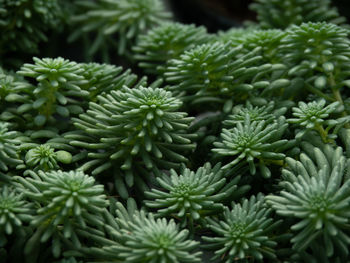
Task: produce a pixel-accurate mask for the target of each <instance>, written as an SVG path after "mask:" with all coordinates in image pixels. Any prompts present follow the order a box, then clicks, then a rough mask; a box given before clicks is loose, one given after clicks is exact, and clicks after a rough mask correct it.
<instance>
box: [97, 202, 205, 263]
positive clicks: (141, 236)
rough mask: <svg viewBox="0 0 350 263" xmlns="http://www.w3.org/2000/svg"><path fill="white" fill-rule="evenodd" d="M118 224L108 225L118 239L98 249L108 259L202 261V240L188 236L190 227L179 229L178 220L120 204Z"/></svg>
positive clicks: (109, 260)
mask: <svg viewBox="0 0 350 263" xmlns="http://www.w3.org/2000/svg"><path fill="white" fill-rule="evenodd" d="M117 207H118V210H117V214H118V216H117V219H116V222H114V224H115V227H114V228H113V227H108V231H109V233H110V234H112V235H114V236H116V239H117V242H115V243H114V244H113V243H112V244H110V245H107V246H104V247H102V248H100V249H96V252H95V254H96V255H97V256H99V255H100V256H101V257H102V258H103V260H104V262H115V260H116V259H118V260H120V261H122V262H165V263H171V262H179V263H180V262H201V260H200V257H199V256H200V255H201V252H198V251H197V252H196V251H194V249H196V248H198V245H199V242H198V241H193V240H190V239H188V230H187V229H183V230H179V227H178V226H177V225H176V224H175V222H174V220H170V221H167V220H166V219H165V218H158V219H155V217H154V215H153V214H151V213H145V212H144V211H138V210H136V211H133V212H131V211H130V210H129V211H128V210H126V209H125V208H124V207H123V206H122V205H121V204H120V203H119V204H117Z"/></svg>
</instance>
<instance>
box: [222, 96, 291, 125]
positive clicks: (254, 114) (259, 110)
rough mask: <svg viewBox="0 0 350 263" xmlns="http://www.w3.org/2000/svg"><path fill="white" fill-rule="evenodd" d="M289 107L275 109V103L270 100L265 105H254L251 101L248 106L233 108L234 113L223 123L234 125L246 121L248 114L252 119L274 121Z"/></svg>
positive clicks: (266, 121)
mask: <svg viewBox="0 0 350 263" xmlns="http://www.w3.org/2000/svg"><path fill="white" fill-rule="evenodd" d="M286 111H287V109H286V108H285V107H280V108H279V109H278V110H276V109H275V103H274V102H273V101H271V102H269V103H268V104H267V105H265V106H255V107H254V106H253V105H252V104H251V103H250V102H249V101H248V102H247V103H246V106H245V107H243V106H242V105H237V106H235V107H234V108H233V109H232V114H230V115H228V117H227V120H225V121H224V122H223V123H224V125H225V126H226V127H228V128H230V127H234V126H235V125H237V123H244V121H245V119H246V116H249V119H250V120H251V121H265V123H267V124H268V123H273V122H274V121H277V119H278V118H279V117H280V116H282V115H283V114H285V112H286Z"/></svg>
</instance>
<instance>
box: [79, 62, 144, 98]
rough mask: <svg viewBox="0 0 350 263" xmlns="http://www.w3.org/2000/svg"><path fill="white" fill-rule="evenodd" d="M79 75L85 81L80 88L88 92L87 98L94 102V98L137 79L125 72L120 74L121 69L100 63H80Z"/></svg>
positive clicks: (128, 71) (127, 71)
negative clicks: (80, 70)
mask: <svg viewBox="0 0 350 263" xmlns="http://www.w3.org/2000/svg"><path fill="white" fill-rule="evenodd" d="M80 67H81V69H82V72H81V75H82V76H83V77H84V79H85V80H87V83H85V84H84V85H83V86H82V88H83V89H84V90H87V91H88V92H89V98H90V100H92V101H95V100H96V96H97V95H100V94H102V93H104V92H109V91H111V90H116V89H119V88H121V87H122V86H123V85H127V86H128V85H131V84H133V83H134V82H135V81H136V79H137V77H136V76H135V75H134V74H131V73H130V70H126V71H124V72H123V73H122V71H123V68H122V67H116V66H114V65H110V64H100V63H94V62H90V63H80Z"/></svg>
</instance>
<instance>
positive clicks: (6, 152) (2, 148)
mask: <svg viewBox="0 0 350 263" xmlns="http://www.w3.org/2000/svg"><path fill="white" fill-rule="evenodd" d="M17 136H18V133H17V132H16V131H11V130H9V123H6V122H0V171H3V172H7V171H8V170H9V168H10V167H14V166H16V165H18V164H21V163H22V161H21V160H20V159H19V155H18V153H17V150H18V145H19V144H20V143H21V141H20V140H18V139H17Z"/></svg>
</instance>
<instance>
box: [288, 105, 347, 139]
mask: <svg viewBox="0 0 350 263" xmlns="http://www.w3.org/2000/svg"><path fill="white" fill-rule="evenodd" d="M325 105H326V101H325V100H324V99H321V100H320V101H312V102H309V103H307V104H306V103H305V102H302V101H300V102H299V103H298V106H299V107H293V116H294V117H295V118H291V119H288V122H290V123H295V124H297V125H298V126H300V127H301V128H302V129H301V130H300V131H298V133H297V134H296V138H300V137H302V136H303V135H304V134H305V133H306V132H307V131H308V130H315V131H317V132H318V133H319V135H320V136H321V138H322V139H323V141H324V142H328V141H329V140H330V139H335V138H337V132H338V130H339V129H340V128H341V127H342V126H343V125H344V124H345V123H346V122H348V121H349V118H347V117H344V118H339V119H329V120H326V119H327V118H328V117H329V115H330V114H331V113H333V112H335V111H336V110H337V108H338V107H339V106H340V103H339V102H338V101H336V102H333V103H331V104H329V105H327V106H325ZM324 126H326V128H325V127H324ZM334 127H335V129H334V131H333V133H332V134H329V131H330V129H332V128H334Z"/></svg>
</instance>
